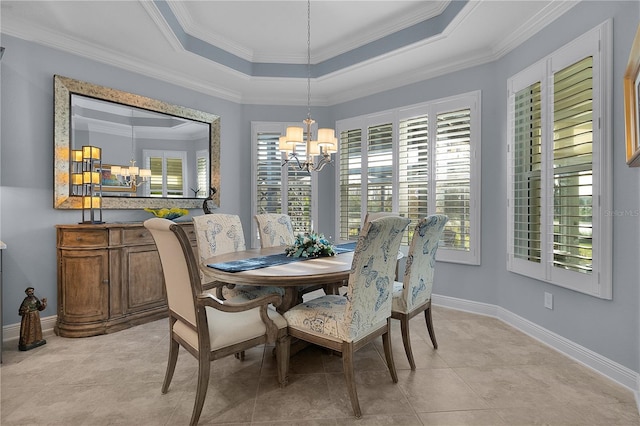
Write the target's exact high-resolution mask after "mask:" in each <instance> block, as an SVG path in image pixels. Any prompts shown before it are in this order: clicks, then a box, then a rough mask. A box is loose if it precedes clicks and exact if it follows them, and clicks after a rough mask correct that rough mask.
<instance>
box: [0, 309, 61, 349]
mask: <svg viewBox="0 0 640 426" xmlns="http://www.w3.org/2000/svg"><path fill="white" fill-rule="evenodd" d="M57 319H58V316H57V315H52V316H50V317H45V318H40V325H41V326H42V334H43V335H44V336H50V335H52V334H53V327H54V326H55V325H56V320H57ZM19 339H20V323H19V322H18V323H15V324H9V325H7V326H4V327H2V344H9V343H12V342H14V341H15V342H16V344H18V340H19Z"/></svg>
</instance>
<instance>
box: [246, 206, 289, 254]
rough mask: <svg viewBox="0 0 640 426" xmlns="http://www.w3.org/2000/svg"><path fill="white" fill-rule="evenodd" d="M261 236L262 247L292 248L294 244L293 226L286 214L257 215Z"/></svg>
mask: <svg viewBox="0 0 640 426" xmlns="http://www.w3.org/2000/svg"><path fill="white" fill-rule="evenodd" d="M255 219H256V222H257V224H258V235H259V236H260V247H262V248H266V247H275V246H290V245H291V244H293V242H294V239H295V236H294V235H293V225H291V218H290V217H289V216H288V215H286V214H279V213H264V214H257V215H255Z"/></svg>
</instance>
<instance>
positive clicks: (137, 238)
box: [122, 227, 155, 245]
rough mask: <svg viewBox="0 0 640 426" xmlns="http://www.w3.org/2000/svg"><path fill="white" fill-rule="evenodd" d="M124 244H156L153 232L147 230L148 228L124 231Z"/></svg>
mask: <svg viewBox="0 0 640 426" xmlns="http://www.w3.org/2000/svg"><path fill="white" fill-rule="evenodd" d="M122 236H123V238H122V239H123V241H122V242H123V244H124V245H129V244H135V245H143V244H155V241H154V240H153V236H152V235H151V232H149V231H148V230H147V228H142V227H141V228H132V229H123V231H122Z"/></svg>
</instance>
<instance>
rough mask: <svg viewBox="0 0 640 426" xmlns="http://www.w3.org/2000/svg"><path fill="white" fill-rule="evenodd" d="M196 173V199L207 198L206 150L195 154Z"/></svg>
mask: <svg viewBox="0 0 640 426" xmlns="http://www.w3.org/2000/svg"><path fill="white" fill-rule="evenodd" d="M196 173H197V178H198V187H197V191H196V198H207V197H208V196H209V151H207V150H206V149H203V150H201V151H198V152H196Z"/></svg>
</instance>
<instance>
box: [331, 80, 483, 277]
mask: <svg viewBox="0 0 640 426" xmlns="http://www.w3.org/2000/svg"><path fill="white" fill-rule="evenodd" d="M480 105H481V92H480V91H479V90H477V91H472V92H467V93H463V94H460V95H455V96H450V97H447V98H442V99H436V100H433V101H429V102H423V103H420V104H414V105H409V106H403V107H400V108H396V109H392V110H386V111H381V112H377V113H373V114H367V115H362V116H358V117H352V118H346V119H343V120H339V121H337V122H336V131H337V134H338V144H339V147H338V152H337V153H336V154H335V155H336V164H337V167H336V168H335V169H336V170H335V179H336V182H337V184H336V194H335V203H336V213H335V224H336V229H335V231H334V232H335V235H336V236H337V237H336V239H337V240H339V241H340V242H344V240H342V239H341V233H340V228H341V223H340V219H341V198H340V197H341V191H340V182H341V180H340V171H341V170H340V148H341V147H340V144H341V143H342V141H341V140H340V139H341V134H342V132H343V131H350V130H357V129H360V132H361V135H362V136H361V137H362V140H361V146H362V160H361V167H360V168H361V170H362V171H366V170H367V167H368V162H367V159H368V155H367V147H368V141H367V140H365V138H366V137H367V132H368V129H369V128H370V127H372V126H376V125H381V124H384V123H387V122H389V121H391V123H392V128H393V130H392V147H393V148H392V149H393V159H392V164H393V166H392V167H393V188H394V192H393V195H392V209H391V211H394V212H397V211H399V207H400V200H399V198H400V197H399V196H400V191H399V188H400V187H399V181H400V177H399V176H400V170H399V167H400V166H399V149H400V142H399V140H400V126H399V124H400V121H401V120H405V119H409V118H412V117H417V116H419V115H427V116H428V117H429V118H428V121H429V124H430V125H429V127H428V140H429V141H434V143H431V142H429V145H430V146H429V148H428V150H429V159H428V161H429V162H430V166H429V170H430V171H429V172H428V173H429V192H428V193H429V194H435V185H436V179H435V177H433V176H434V175H435V168H434V167H433V164H434V162H435V160H436V156H435V148H436V143H435V141H436V134H437V126H435V125H431V123H434V124H435V123H437V116H438V114H439V113H445V112H452V111H455V110H456V109H469V110H470V127H471V129H472V131H471V134H470V183H469V191H470V200H469V202H470V210H471V211H470V218H469V223H470V228H471V229H470V233H469V235H470V244H469V250H468V251H466V250H465V251H463V250H454V249H449V248H447V247H443V246H441V247H440V248H439V249H438V253H437V260H438V261H443V262H452V263H460V264H469V265H480V263H481V256H480V248H481V228H480V227H481V221H480V216H481V202H480V191H481V158H480V157H481V156H480V153H481V135H482V129H481V108H480ZM366 197H367V184H366V182H363V185H362V192H361V212H360V215H361V217H362V218H364V216H365V215H366V213H367V198H366ZM427 211H428V214H435V213H436V203H435V202H433V203H428V205H427ZM405 244H406V243H405V242H403V246H404V245H405Z"/></svg>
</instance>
